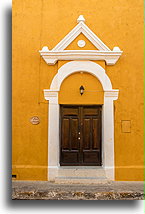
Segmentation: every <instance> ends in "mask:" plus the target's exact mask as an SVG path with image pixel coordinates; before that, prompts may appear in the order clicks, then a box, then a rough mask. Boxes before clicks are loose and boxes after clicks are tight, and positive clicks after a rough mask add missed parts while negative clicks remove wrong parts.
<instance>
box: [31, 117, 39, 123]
mask: <svg viewBox="0 0 145 214" xmlns="http://www.w3.org/2000/svg"><path fill="white" fill-rule="evenodd" d="M30 122H31V123H32V124H33V125H38V124H39V123H40V119H39V117H37V116H34V117H31V119H30Z"/></svg>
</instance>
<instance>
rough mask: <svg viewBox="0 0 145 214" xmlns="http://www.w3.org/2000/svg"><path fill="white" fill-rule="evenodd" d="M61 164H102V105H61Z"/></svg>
mask: <svg viewBox="0 0 145 214" xmlns="http://www.w3.org/2000/svg"><path fill="white" fill-rule="evenodd" d="M60 164H61V165H84V166H85V165H86V166H87V165H92V166H94V165H101V106H69V105H61V147H60Z"/></svg>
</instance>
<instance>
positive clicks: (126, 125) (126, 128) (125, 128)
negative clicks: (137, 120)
mask: <svg viewBox="0 0 145 214" xmlns="http://www.w3.org/2000/svg"><path fill="white" fill-rule="evenodd" d="M121 132H122V133H131V121H130V120H121Z"/></svg>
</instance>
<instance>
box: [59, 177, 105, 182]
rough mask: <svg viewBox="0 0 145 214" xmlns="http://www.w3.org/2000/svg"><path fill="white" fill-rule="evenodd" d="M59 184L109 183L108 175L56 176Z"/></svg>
mask: <svg viewBox="0 0 145 214" xmlns="http://www.w3.org/2000/svg"><path fill="white" fill-rule="evenodd" d="M55 183H58V184H104V183H109V180H108V179H107V178H106V177H104V176H103V177H87V178H86V177H74V176H73V177H56V178H55Z"/></svg>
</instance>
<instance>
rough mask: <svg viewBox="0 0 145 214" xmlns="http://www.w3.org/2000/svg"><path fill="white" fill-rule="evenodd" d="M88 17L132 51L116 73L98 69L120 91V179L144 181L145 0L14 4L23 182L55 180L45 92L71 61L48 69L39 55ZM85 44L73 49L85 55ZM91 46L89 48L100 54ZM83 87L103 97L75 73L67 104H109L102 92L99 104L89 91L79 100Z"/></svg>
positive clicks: (17, 162)
mask: <svg viewBox="0 0 145 214" xmlns="http://www.w3.org/2000/svg"><path fill="white" fill-rule="evenodd" d="M80 14H83V15H84V17H85V19H86V24H87V25H88V26H89V27H90V29H91V30H92V31H93V32H94V33H96V35H97V36H98V37H99V38H100V39H101V40H102V41H103V42H104V43H105V44H106V45H107V46H108V47H109V48H110V49H113V47H114V46H119V47H120V49H121V50H123V51H124V52H123V55H122V56H121V58H120V59H119V61H118V62H117V64H116V65H114V66H107V65H105V63H104V62H96V63H99V64H100V65H101V66H102V67H104V68H105V70H106V72H107V75H108V76H109V78H110V79H111V81H112V85H113V88H114V89H119V90H120V93H119V99H118V100H117V101H115V104H114V105H115V107H114V108H115V166H116V170H115V178H116V180H143V1H142V0H133V1H132V0H128V1H126V0H118V1H114V0H102V1H100V0H75V1H72V0H63V1H62V0H55V1H54V0H49V1H45V0H35V1H34V0H21V1H20V0H13V14H12V15H13V30H12V31H13V32H12V33H13V36H12V39H13V41H12V42H13V47H12V51H13V62H12V66H13V74H12V81H13V84H12V87H13V88H12V90H13V95H12V99H13V101H12V102H13V104H12V114H13V118H12V127H13V133H12V140H13V145H12V147H13V149H12V162H13V168H12V173H13V174H16V175H17V179H20V180H47V159H48V156H47V146H48V145H47V144H48V142H47V135H48V123H47V122H48V103H47V101H45V100H44V95H43V89H48V88H49V87H50V83H51V81H52V79H53V77H54V75H55V74H56V73H57V70H58V68H59V67H60V66H61V65H62V64H64V63H66V62H65V61H63V62H58V63H56V64H55V65H53V66H48V65H47V64H46V63H45V62H44V60H43V59H42V58H41V57H40V54H39V52H38V51H39V50H40V49H41V48H42V47H43V46H44V45H47V46H48V47H49V49H52V48H53V47H54V46H55V45H56V44H57V43H58V42H59V41H60V40H61V39H62V38H63V37H64V36H65V35H66V34H67V33H69V31H70V30H72V29H73V27H74V26H75V25H76V24H77V23H76V19H77V18H78V16H79V15H80ZM79 37H80V38H81V39H82V38H84V36H83V35H80V36H79ZM80 38H76V40H75V41H74V42H73V43H72V44H71V45H70V46H69V47H68V48H67V49H75V48H78V46H77V45H76V42H77V41H78V39H80ZM84 39H85V38H84ZM85 40H86V42H87V46H86V49H88V50H89V49H94V46H93V45H92V44H90V43H89V41H87V39H85ZM78 49H79V48H78ZM86 78H87V79H88V81H86ZM82 81H83V84H84V85H85V88H86V90H87V89H88V91H89V90H90V91H91V90H102V86H101V85H100V83H99V82H98V81H97V80H95V78H94V77H92V76H91V75H89V74H85V73H83V74H80V73H77V74H73V75H71V76H70V77H68V78H67V79H65V80H64V82H63V84H62V86H61V91H60V94H59V103H66V102H72V104H73V103H76V102H78V103H79V104H82V103H86V104H89V103H90V104H91V103H93V102H94V101H97V102H98V103H103V99H102V96H103V93H102V92H100V94H98V95H97V96H96V98H95V99H96V100H93V95H92V93H93V92H92V93H91V92H86V94H84V96H82V97H80V96H79V95H77V93H76V90H78V86H79V85H80V83H81V82H82ZM70 83H71V86H70ZM68 87H69V93H72V94H71V96H72V100H70V96H68V93H67V90H68ZM77 96H79V98H78V97H77ZM32 116H38V117H39V118H40V124H39V125H32V124H31V123H30V118H31V117H32ZM122 120H129V121H131V132H129V133H122V122H121V121H122Z"/></svg>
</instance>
